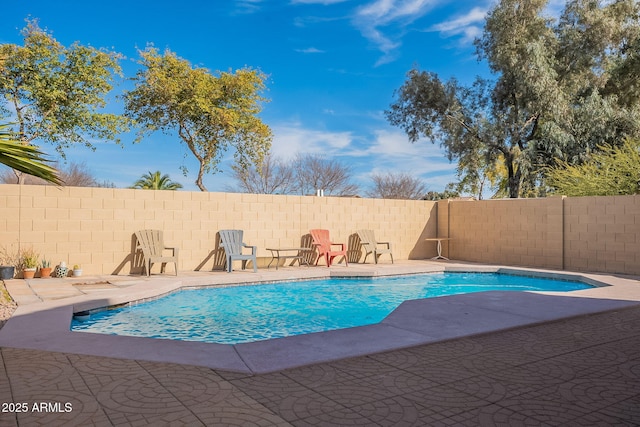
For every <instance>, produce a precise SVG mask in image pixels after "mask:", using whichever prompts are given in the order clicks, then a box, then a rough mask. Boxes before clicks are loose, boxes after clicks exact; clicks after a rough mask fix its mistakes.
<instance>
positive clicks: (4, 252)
mask: <svg viewBox="0 0 640 427" xmlns="http://www.w3.org/2000/svg"><path fill="white" fill-rule="evenodd" d="M21 262H22V259H21V257H20V253H19V252H18V250H17V249H14V248H13V245H11V246H2V247H0V280H8V279H13V277H14V276H15V274H16V267H18V266H19V265H20V264H21Z"/></svg>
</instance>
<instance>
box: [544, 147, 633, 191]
mask: <svg viewBox="0 0 640 427" xmlns="http://www.w3.org/2000/svg"><path fill="white" fill-rule="evenodd" d="M547 182H548V184H549V185H550V186H551V187H552V188H553V189H554V191H555V193H557V194H561V195H564V196H619V195H629V194H640V139H631V138H628V139H626V140H625V142H624V144H623V145H621V146H612V145H605V146H601V147H599V150H598V151H597V152H594V153H592V154H591V155H590V156H589V157H588V159H587V160H586V161H585V162H584V163H581V164H578V165H575V164H570V163H568V162H566V161H558V165H557V166H556V167H554V168H551V169H550V170H549V172H548V173H547Z"/></svg>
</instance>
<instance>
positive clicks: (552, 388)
mask: <svg viewBox="0 0 640 427" xmlns="http://www.w3.org/2000/svg"><path fill="white" fill-rule="evenodd" d="M443 266H446V267H447V268H449V269H468V268H470V267H469V266H467V265H462V264H456V263H430V262H405V263H397V264H395V265H393V266H391V265H379V266H377V267H374V266H371V265H367V266H362V265H355V266H353V267H351V266H350V267H349V268H344V267H342V266H336V267H332V268H331V269H326V268H306V267H302V268H298V267H296V268H284V269H280V270H278V271H277V272H276V271H260V272H259V273H258V274H256V275H254V274H253V273H242V272H237V273H232V274H226V273H199V272H190V273H186V272H185V273H184V274H183V273H182V272H181V275H180V276H179V277H178V278H177V279H176V278H175V277H171V276H155V277H153V276H152V278H151V279H146V278H138V277H136V278H132V277H125V276H118V277H100V278H84V283H82V284H80V283H78V282H77V281H74V279H61V280H58V279H50V280H51V281H50V282H49V281H46V280H32V281H23V280H11V281H7V282H6V283H7V288H8V289H9V292H10V293H11V295H12V296H13V297H14V299H16V300H17V302H18V304H19V307H18V310H17V311H16V313H15V314H14V316H13V317H12V319H10V320H9V322H8V323H7V324H6V325H5V326H4V327H3V328H2V329H1V330H0V403H1V404H2V405H3V407H2V408H0V426H5V425H6V426H14V425H147V424H153V425H167V424H171V425H207V426H210V425H256V426H268V425H301V426H302V425H327V426H330V425H368V426H369V425H394V426H395V425H430V426H431V425H473V426H475V425H563V426H565V425H607V426H608V425H639V424H640V387H638V384H639V383H640V306H639V305H638V301H640V284H639V283H638V282H637V281H636V280H632V279H633V278H620V277H612V276H605V275H586V276H588V279H589V280H601V281H604V282H607V283H608V284H610V285H612V286H608V287H604V288H595V289H589V290H585V291H578V292H572V293H571V295H570V296H567V295H564V296H559V295H543V294H535V293H521V294H520V293H518V294H515V293H511V294H509V295H505V294H507V293H503V292H490V293H483V294H476V295H461V296H455V297H443V298H439V299H434V300H420V301H411V302H409V303H405V304H403V306H405V305H406V307H404V308H403V307H402V306H401V309H398V310H396V311H395V312H394V313H393V314H392V315H390V316H389V317H388V318H387V319H386V320H385V322H383V323H382V324H379V325H373V326H370V327H363V328H352V329H349V330H343V331H332V332H328V333H321V334H310V335H305V336H301V337H302V338H297V337H290V338H284V339H279V340H271V341H265V342H262V343H250V344H242V345H238V346H222V347H225V348H227V349H230V350H227V352H226V353H225V352H219V351H218V349H215V350H211V348H217V347H219V346H220V345H215V344H208V345H202V346H203V347H200V345H199V344H198V343H184V344H183V345H182V346H180V345H178V346H174V344H175V342H170V343H171V345H169V346H166V347H165V346H162V345H158V346H157V347H155V348H154V347H153V345H154V344H149V341H152V342H156V343H157V342H162V341H163V340H149V339H134V338H130V337H111V338H116V340H115V341H114V340H110V337H105V336H101V335H97V334H80V333H71V332H69V331H68V330H67V331H66V332H65V331H60V330H59V326H60V323H61V322H62V319H63V318H65V316H66V319H67V320H66V321H67V326H66V327H67V328H68V320H69V319H70V313H71V312H72V311H78V310H76V308H84V307H91V306H100V304H104V303H105V302H109V303H111V302H113V301H114V300H115V299H117V297H116V295H117V294H129V295H137V296H142V297H144V296H145V295H148V294H149V292H150V291H153V292H155V293H157V292H164V291H169V290H170V289H173V288H174V287H175V284H176V280H178V281H179V282H180V284H181V285H188V286H198V284H204V283H208V284H212V283H214V282H216V283H217V281H220V284H223V282H225V281H230V280H231V281H236V282H245V281H250V280H253V279H256V278H257V277H259V278H261V279H264V280H283V279H287V278H292V277H293V276H296V277H297V276H304V277H312V276H314V275H315V276H317V275H326V274H327V272H328V271H330V272H331V273H332V274H338V275H341V274H344V273H345V272H350V273H352V274H356V275H357V274H397V273H407V272H415V271H416V270H422V271H437V270H442V268H443ZM472 267H474V266H472ZM475 267H476V268H477V266H475ZM481 268H483V269H488V270H491V269H492V268H494V267H490V266H489V267H484V266H483V267H481ZM519 270H522V269H519ZM554 274H555V273H554ZM91 282H92V283H93V284H91ZM107 282H109V283H107ZM96 301H98V302H96ZM70 307H71V308H70ZM74 307H75V308H74ZM74 335H75V336H76V337H77V336H91V337H90V339H87V340H83V339H80V340H76V337H73V336H74ZM105 338H106V340H105ZM119 338H123V340H122V341H120V340H119ZM60 340H62V342H61V343H57V344H56V341H60ZM101 340H104V341H101ZM78 343H81V344H84V345H88V346H86V347H82V348H77V347H75V346H77V345H78ZM132 344H133V347H138V348H139V349H138V352H137V354H139V357H129V356H128V354H131V350H126V349H123V348H119V346H120V345H123V346H127V347H131V346H132ZM253 344H255V345H253ZM156 345H157V344H156ZM149 346H151V347H149ZM52 347H53V348H52ZM182 347H184V348H182ZM204 347H207V348H204ZM340 349H342V350H340ZM194 353H195V354H196V356H195V359H193V357H194V356H193V354H194ZM189 354H192V356H189ZM229 354H235V357H237V358H238V359H239V360H240V361H241V362H242V363H241V364H238V363H237V360H235V359H233V360H232V358H229V359H227V356H228V355H229ZM106 356H112V357H106ZM215 357H220V358H221V359H224V360H222V361H217V362H215V363H214V362H212V361H211V360H210V359H211V358H215ZM167 359H171V361H172V362H171V363H169V361H167ZM225 364H226V365H229V366H230V367H231V368H229V369H223V367H224V366H225ZM212 365H213V366H212ZM221 366H222V367H221ZM23 404H24V405H23ZM18 409H20V410H23V411H22V412H16V411H17V410H18Z"/></svg>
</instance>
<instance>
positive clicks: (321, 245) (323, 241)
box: [309, 229, 349, 267]
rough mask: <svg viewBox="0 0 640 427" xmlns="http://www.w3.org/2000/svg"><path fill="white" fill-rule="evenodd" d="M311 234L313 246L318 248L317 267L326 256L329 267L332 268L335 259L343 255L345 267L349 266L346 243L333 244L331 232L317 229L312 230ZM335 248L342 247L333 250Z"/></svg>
mask: <svg viewBox="0 0 640 427" xmlns="http://www.w3.org/2000/svg"><path fill="white" fill-rule="evenodd" d="M309 232H310V233H311V237H312V238H313V245H314V246H316V248H318V259H316V265H318V261H320V258H322V257H323V256H324V259H325V262H326V263H327V267H331V264H332V263H333V260H334V258H336V257H338V256H341V255H342V256H343V258H344V264H345V266H346V267H348V266H349V262H348V261H347V248H346V247H345V246H346V245H345V244H344V243H333V242H332V241H331V239H330V238H329V230H323V229H316V230H310V231H309ZM334 246H340V249H337V248H336V249H333V247H334Z"/></svg>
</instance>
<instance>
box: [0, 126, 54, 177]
mask: <svg viewBox="0 0 640 427" xmlns="http://www.w3.org/2000/svg"><path fill="white" fill-rule="evenodd" d="M48 162H49V161H48V160H47V159H46V158H45V157H44V153H43V152H42V151H40V150H39V149H38V148H37V147H34V146H33V145H25V144H23V143H22V142H21V141H20V138H18V137H16V136H15V135H14V134H13V133H12V132H11V131H10V130H9V125H8V124H0V163H2V164H3V165H6V166H9V167H10V168H12V169H13V170H17V171H20V172H23V173H26V174H28V175H33V176H35V177H38V178H42V179H44V180H45V181H47V182H50V183H52V184H56V185H62V180H61V179H60V177H59V176H58V171H57V170H56V169H55V168H53V167H51V166H49V165H48V164H47V163H48Z"/></svg>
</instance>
